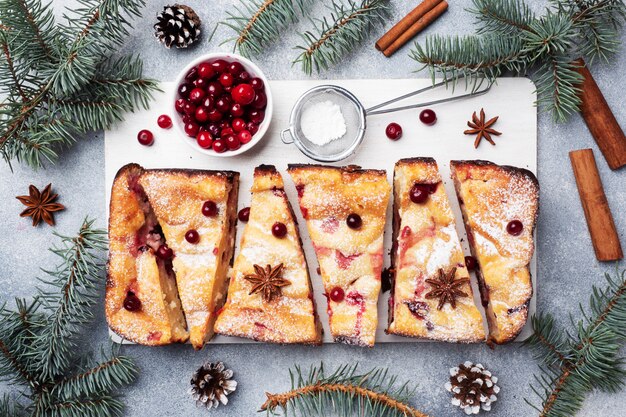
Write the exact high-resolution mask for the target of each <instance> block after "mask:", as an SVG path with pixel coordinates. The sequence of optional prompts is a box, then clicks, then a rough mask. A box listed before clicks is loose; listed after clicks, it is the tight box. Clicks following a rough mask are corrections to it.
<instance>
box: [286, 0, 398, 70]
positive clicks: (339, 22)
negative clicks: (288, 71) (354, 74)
mask: <svg viewBox="0 0 626 417" xmlns="http://www.w3.org/2000/svg"><path fill="white" fill-rule="evenodd" d="M328 7H329V9H330V16H327V17H324V18H322V19H311V22H312V24H313V26H314V29H313V30H312V31H306V32H304V33H303V34H302V35H301V36H302V39H303V40H304V43H305V44H304V45H300V46H297V47H296V49H300V50H301V51H302V53H300V55H298V57H297V58H296V59H295V60H294V62H293V63H294V64H296V63H301V66H302V71H304V72H305V73H306V74H308V75H310V74H311V73H312V72H313V70H315V71H316V72H320V71H322V70H326V69H328V68H329V67H330V66H332V65H334V64H336V63H337V62H339V60H341V58H343V57H344V56H345V55H346V54H347V53H348V52H350V51H352V50H353V49H354V48H355V46H356V45H358V44H359V43H360V42H361V41H362V40H363V39H365V37H366V36H367V35H368V34H369V32H370V31H371V30H372V29H373V28H374V27H375V26H377V25H381V24H382V23H383V22H384V20H385V18H386V17H387V16H388V15H389V2H388V0H361V2H359V3H357V2H356V1H355V0H348V1H347V3H341V2H338V1H335V0H333V1H332V3H331V4H330V5H329V6H328Z"/></svg>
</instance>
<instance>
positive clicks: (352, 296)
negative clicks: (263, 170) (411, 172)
mask: <svg viewBox="0 0 626 417" xmlns="http://www.w3.org/2000/svg"><path fill="white" fill-rule="evenodd" d="M289 173H290V174H291V177H292V178H293V181H294V183H295V185H296V189H297V191H298V196H299V200H300V210H301V212H302V216H303V217H304V218H305V219H306V221H307V225H308V230H309V235H310V237H311V240H312V242H313V246H314V248H315V253H316V255H317V259H318V262H319V265H320V272H321V275H322V281H323V283H324V289H325V292H326V296H327V298H328V316H329V321H330V330H331V334H332V336H333V338H334V340H335V341H337V342H342V343H348V344H354V345H360V346H373V345H374V342H375V337H376V327H377V324H378V311H377V305H378V295H379V293H380V284H381V282H380V278H381V272H382V265H383V233H384V229H385V220H386V216H385V214H386V211H387V204H388V201H389V194H390V187H389V183H388V182H387V175H386V173H385V171H379V170H363V169H360V168H359V167H356V166H348V167H343V168H337V167H330V166H321V165H290V166H289Z"/></svg>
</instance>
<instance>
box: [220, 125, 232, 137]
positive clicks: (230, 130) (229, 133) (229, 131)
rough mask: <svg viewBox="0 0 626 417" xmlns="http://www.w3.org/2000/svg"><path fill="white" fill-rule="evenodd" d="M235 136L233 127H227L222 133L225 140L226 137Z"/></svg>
mask: <svg viewBox="0 0 626 417" xmlns="http://www.w3.org/2000/svg"><path fill="white" fill-rule="evenodd" d="M234 134H235V131H234V130H233V128H232V127H225V128H224V129H222V131H221V132H220V136H221V137H223V138H225V137H226V136H229V135H234Z"/></svg>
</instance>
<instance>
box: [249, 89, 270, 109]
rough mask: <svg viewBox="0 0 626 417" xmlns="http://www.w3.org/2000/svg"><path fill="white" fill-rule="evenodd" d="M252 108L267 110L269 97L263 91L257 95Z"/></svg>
mask: <svg viewBox="0 0 626 417" xmlns="http://www.w3.org/2000/svg"><path fill="white" fill-rule="evenodd" d="M251 106H252V107H254V108H255V109H259V110H263V109H265V108H266V107H267V96H266V95H265V93H264V92H262V91H259V92H258V93H256V96H255V97H254V101H252V104H251Z"/></svg>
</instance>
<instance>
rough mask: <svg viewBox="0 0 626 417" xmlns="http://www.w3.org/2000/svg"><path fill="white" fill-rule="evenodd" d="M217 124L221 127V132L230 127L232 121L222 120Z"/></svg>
mask: <svg viewBox="0 0 626 417" xmlns="http://www.w3.org/2000/svg"><path fill="white" fill-rule="evenodd" d="M217 126H218V127H219V128H220V132H221V131H222V130H224V129H226V128H227V127H230V122H229V121H228V120H220V121H219V123H218V124H217Z"/></svg>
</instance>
